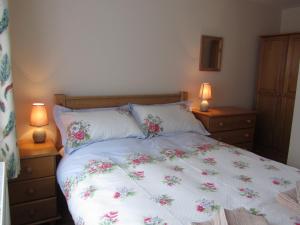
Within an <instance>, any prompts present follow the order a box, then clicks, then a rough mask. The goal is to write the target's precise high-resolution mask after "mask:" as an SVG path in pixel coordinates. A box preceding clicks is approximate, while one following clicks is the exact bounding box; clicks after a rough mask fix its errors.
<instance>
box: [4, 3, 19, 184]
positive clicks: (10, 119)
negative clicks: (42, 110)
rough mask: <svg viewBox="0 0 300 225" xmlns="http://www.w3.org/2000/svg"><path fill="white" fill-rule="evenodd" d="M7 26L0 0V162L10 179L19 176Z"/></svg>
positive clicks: (7, 20) (6, 14)
mask: <svg viewBox="0 0 300 225" xmlns="http://www.w3.org/2000/svg"><path fill="white" fill-rule="evenodd" d="M8 24H9V13H8V5H7V0H0V161H4V162H5V164H6V170H7V173H6V174H7V177H8V178H9V179H11V178H15V177H17V176H18V174H19V171H20V160H19V151H18V148H17V144H16V122H15V112H14V102H13V93H12V87H13V83H12V74H11V59H10V43H9V30H8Z"/></svg>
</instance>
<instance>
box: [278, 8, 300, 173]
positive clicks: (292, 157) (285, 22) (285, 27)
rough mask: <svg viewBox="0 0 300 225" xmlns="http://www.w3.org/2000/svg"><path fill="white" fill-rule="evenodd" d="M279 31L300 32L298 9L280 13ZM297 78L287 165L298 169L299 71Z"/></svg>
mask: <svg viewBox="0 0 300 225" xmlns="http://www.w3.org/2000/svg"><path fill="white" fill-rule="evenodd" d="M280 30H281V32H282V33H293V32H300V7H297V8H290V9H285V10H283V11H282V16H281V28H280ZM299 67H300V66H299ZM298 76H299V79H298V83H297V90H298V91H297V94H296V101H295V108H294V116H293V125H292V133H291V140H290V149H289V156H288V164H289V165H291V166H295V167H298V168H300V139H299V133H300V91H299V90H300V70H299V75H298Z"/></svg>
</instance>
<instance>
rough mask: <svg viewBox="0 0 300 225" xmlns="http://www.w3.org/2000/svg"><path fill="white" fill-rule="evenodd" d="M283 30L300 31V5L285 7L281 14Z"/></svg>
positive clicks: (289, 31)
mask: <svg viewBox="0 0 300 225" xmlns="http://www.w3.org/2000/svg"><path fill="white" fill-rule="evenodd" d="M280 30H281V32H282V33H293V32H300V7H297V8H290V9H285V10H283V11H282V14H281V29H280Z"/></svg>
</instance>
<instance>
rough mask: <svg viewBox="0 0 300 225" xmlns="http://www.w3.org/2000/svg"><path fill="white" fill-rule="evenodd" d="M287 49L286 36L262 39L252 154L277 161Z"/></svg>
mask: <svg viewBox="0 0 300 225" xmlns="http://www.w3.org/2000/svg"><path fill="white" fill-rule="evenodd" d="M287 49H288V36H279V37H268V38H263V39H262V46H261V52H260V66H259V77H258V83H257V98H256V110H257V112H258V117H257V127H256V128H257V129H256V140H255V142H256V146H255V151H256V152H257V153H258V154H260V155H263V156H265V157H268V158H271V159H274V160H280V158H281V157H280V155H281V153H280V151H281V149H280V146H279V143H280V138H279V137H280V135H281V134H280V131H281V126H282V124H281V123H280V122H279V121H280V117H281V114H280V109H281V104H282V102H281V95H282V89H283V80H284V73H285V63H286V57H287Z"/></svg>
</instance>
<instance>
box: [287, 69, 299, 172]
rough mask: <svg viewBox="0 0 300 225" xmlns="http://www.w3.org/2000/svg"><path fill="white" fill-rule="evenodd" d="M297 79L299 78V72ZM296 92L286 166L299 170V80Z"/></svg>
mask: <svg viewBox="0 0 300 225" xmlns="http://www.w3.org/2000/svg"><path fill="white" fill-rule="evenodd" d="M299 68H300V66H299ZM298 77H300V70H299V74H298ZM297 90H298V91H297V94H296V101H295V109H294V118H293V126H292V134H291V140H290V149H289V156H288V164H289V165H291V166H295V167H298V168H300V138H299V134H300V91H299V90H300V80H298V83H297Z"/></svg>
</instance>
